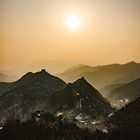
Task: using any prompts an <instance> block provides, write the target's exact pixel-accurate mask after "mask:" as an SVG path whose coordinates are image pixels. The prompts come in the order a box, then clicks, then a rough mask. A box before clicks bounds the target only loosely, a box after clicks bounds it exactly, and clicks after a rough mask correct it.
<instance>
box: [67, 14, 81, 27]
mask: <svg viewBox="0 0 140 140" xmlns="http://www.w3.org/2000/svg"><path fill="white" fill-rule="evenodd" d="M80 23H81V21H80V19H79V17H78V16H77V15H70V16H69V17H68V18H67V20H66V25H67V27H68V28H70V29H76V28H78V27H79V26H80Z"/></svg>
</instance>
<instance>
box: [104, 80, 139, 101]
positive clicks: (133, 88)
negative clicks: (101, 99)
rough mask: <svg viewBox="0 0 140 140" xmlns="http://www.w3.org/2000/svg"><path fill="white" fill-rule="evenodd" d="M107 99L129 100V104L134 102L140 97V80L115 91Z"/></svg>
mask: <svg viewBox="0 0 140 140" xmlns="http://www.w3.org/2000/svg"><path fill="white" fill-rule="evenodd" d="M107 97H108V98H109V99H110V100H114V101H115V100H120V99H121V100H123V99H128V100H129V102H131V101H134V100H135V99H137V98H138V97H140V78H138V79H136V80H134V81H131V82H130V83H128V84H125V85H123V86H121V87H118V88H115V89H113V90H112V91H111V92H109V93H108V95H107Z"/></svg>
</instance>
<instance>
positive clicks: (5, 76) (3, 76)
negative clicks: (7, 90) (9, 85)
mask: <svg viewBox="0 0 140 140" xmlns="http://www.w3.org/2000/svg"><path fill="white" fill-rule="evenodd" d="M16 79H17V76H16V75H14V74H12V73H11V72H7V71H0V82H7V81H14V80H16Z"/></svg>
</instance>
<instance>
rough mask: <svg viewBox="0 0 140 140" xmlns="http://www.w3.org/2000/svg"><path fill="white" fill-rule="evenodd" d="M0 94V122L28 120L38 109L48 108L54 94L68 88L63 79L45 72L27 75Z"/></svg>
mask: <svg viewBox="0 0 140 140" xmlns="http://www.w3.org/2000/svg"><path fill="white" fill-rule="evenodd" d="M8 84H10V85H9V86H8V87H5V88H3V90H1V92H0V94H1V96H0V111H1V113H0V120H1V121H4V120H5V119H8V118H20V119H22V120H25V119H27V118H28V117H29V116H30V113H31V112H33V111H34V110H36V109H43V108H45V107H46V105H45V104H46V101H47V99H48V97H49V96H50V95H51V94H52V92H54V91H56V90H60V89H62V88H64V87H65V86H66V83H65V82H64V81H62V80H61V79H59V78H57V77H55V76H52V75H50V74H49V73H47V72H46V71H45V70H42V71H41V72H37V73H31V72H29V73H27V74H26V75H24V76H23V77H22V78H21V79H19V80H18V81H16V82H13V83H8Z"/></svg>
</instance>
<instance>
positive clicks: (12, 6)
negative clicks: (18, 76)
mask: <svg viewBox="0 0 140 140" xmlns="http://www.w3.org/2000/svg"><path fill="white" fill-rule="evenodd" d="M0 21H1V22H0V70H1V71H2V70H7V71H13V72H14V73H21V72H27V71H38V70H39V69H41V68H45V69H46V70H48V71H49V72H52V73H59V72H61V71H63V70H65V69H66V68H68V67H71V66H73V65H76V64H87V65H104V64H110V63H127V62H128V61H132V60H133V61H136V62H140V53H139V52H140V0H70V1H69V0H45V1H44V0H0Z"/></svg>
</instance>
